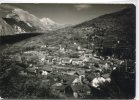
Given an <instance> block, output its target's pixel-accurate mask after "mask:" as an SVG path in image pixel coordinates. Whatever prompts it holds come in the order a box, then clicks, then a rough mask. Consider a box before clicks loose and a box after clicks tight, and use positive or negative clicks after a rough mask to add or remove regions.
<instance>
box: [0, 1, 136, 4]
mask: <svg viewBox="0 0 139 100" xmlns="http://www.w3.org/2000/svg"><path fill="white" fill-rule="evenodd" d="M136 2H137V0H0V3H107V4H111V3H115V4H117V3H120V4H125V3H126V4H130V3H132V4H136Z"/></svg>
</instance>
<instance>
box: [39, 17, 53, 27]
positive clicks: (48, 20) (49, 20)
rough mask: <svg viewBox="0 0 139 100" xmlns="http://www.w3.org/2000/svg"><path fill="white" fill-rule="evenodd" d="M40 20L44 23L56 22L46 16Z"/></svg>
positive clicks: (51, 23)
mask: <svg viewBox="0 0 139 100" xmlns="http://www.w3.org/2000/svg"><path fill="white" fill-rule="evenodd" d="M40 21H41V22H43V23H45V24H46V25H54V24H56V23H55V22H54V21H53V20H51V19H50V18H46V17H43V18H42V19H40Z"/></svg>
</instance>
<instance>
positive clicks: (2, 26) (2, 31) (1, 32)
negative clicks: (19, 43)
mask: <svg viewBox="0 0 139 100" xmlns="http://www.w3.org/2000/svg"><path fill="white" fill-rule="evenodd" d="M13 34H14V30H13V29H12V27H11V26H10V25H8V24H7V23H6V22H5V21H4V20H3V19H2V18H0V36H5V35H13Z"/></svg>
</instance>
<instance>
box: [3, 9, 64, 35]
mask: <svg viewBox="0 0 139 100" xmlns="http://www.w3.org/2000/svg"><path fill="white" fill-rule="evenodd" d="M3 19H4V20H5V21H6V22H7V23H8V24H9V25H11V26H12V28H14V30H15V32H16V33H26V32H45V31H49V30H56V29H59V28H63V27H64V25H62V24H58V23H55V22H54V21H52V20H51V19H49V18H42V19H39V18H38V17H36V16H35V15H33V14H30V13H29V12H27V11H24V10H22V9H19V8H15V9H13V10H12V12H11V13H9V14H7V15H6V17H4V18H3Z"/></svg>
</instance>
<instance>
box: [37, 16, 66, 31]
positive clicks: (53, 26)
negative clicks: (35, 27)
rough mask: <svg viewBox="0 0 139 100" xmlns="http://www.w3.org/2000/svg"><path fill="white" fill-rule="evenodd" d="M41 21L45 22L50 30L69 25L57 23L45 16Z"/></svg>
mask: <svg viewBox="0 0 139 100" xmlns="http://www.w3.org/2000/svg"><path fill="white" fill-rule="evenodd" d="M40 21H41V22H42V23H43V24H44V26H46V28H47V29H48V30H56V29H60V28H64V27H67V26H69V25H66V24H59V23H56V22H54V21H53V20H51V19H50V18H45V17H43V18H42V19H40Z"/></svg>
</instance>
